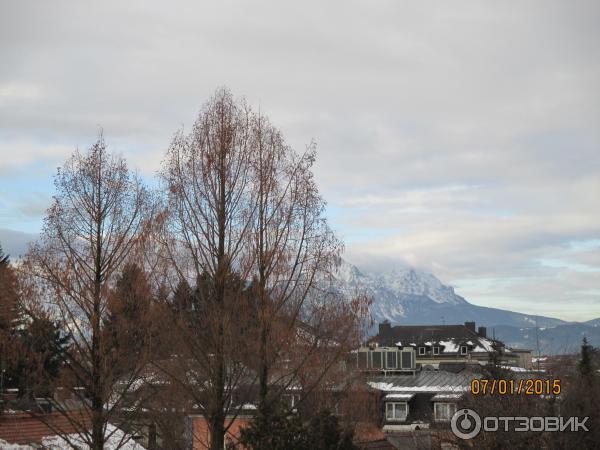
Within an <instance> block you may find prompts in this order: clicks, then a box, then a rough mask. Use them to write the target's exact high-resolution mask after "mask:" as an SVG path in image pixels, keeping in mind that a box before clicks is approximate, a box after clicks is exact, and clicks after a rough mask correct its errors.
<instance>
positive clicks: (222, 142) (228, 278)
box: [161, 89, 253, 449]
mask: <svg viewBox="0 0 600 450" xmlns="http://www.w3.org/2000/svg"><path fill="white" fill-rule="evenodd" d="M250 120H251V115H250V111H249V109H248V108H247V107H246V105H245V104H244V103H243V102H239V103H238V102H235V101H234V99H233V97H232V96H231V94H230V92H229V91H227V90H225V89H222V90H219V91H217V93H216V94H215V96H214V97H213V98H212V99H211V100H210V101H209V102H208V103H207V104H206V105H205V106H204V108H203V110H202V112H201V113H200V116H199V117H198V119H197V121H196V123H195V124H194V127H193V129H192V131H191V133H190V134H189V135H188V136H184V135H183V133H182V132H180V133H178V134H177V135H176V137H175V138H174V140H173V142H172V144H171V147H170V149H169V151H168V154H167V158H166V161H165V164H164V169H163V172H162V178H163V180H164V182H165V184H166V189H167V192H168V199H167V210H166V215H165V216H164V219H165V220H164V228H163V231H164V233H163V234H162V243H163V251H164V252H165V253H166V256H167V258H168V260H169V261H170V263H171V268H172V270H173V271H174V273H175V279H176V282H177V283H183V284H185V283H188V284H189V285H190V286H191V291H190V292H191V293H192V298H191V300H190V301H189V302H187V303H188V305H187V307H185V308H182V309H183V311H181V310H180V311H178V314H175V316H174V321H173V328H172V331H174V330H178V331H179V336H180V338H179V339H177V340H176V341H173V340H171V342H173V346H174V348H176V349H177V350H174V352H177V353H178V356H179V357H178V358H171V359H170V360H168V361H167V362H165V363H163V365H162V366H161V369H162V370H164V371H166V372H168V373H169V374H170V375H171V376H172V378H173V380H174V382H177V383H180V384H181V385H182V386H184V387H185V388H186V389H187V390H188V393H189V395H190V396H191V397H192V398H193V400H194V401H195V402H196V405H197V407H198V408H199V411H200V412H201V413H202V414H203V415H204V417H205V418H206V421H207V423H208V426H209V430H210V434H211V444H210V445H211V448H212V449H222V448H223V439H224V433H225V431H226V430H227V428H228V427H227V425H226V424H225V419H226V417H227V415H229V414H230V412H231V411H232V408H233V407H234V405H233V404H232V402H233V397H232V395H233V393H234V392H235V391H236V388H237V387H238V386H239V384H240V383H241V381H242V380H243V379H244V378H245V377H246V376H247V375H248V373H247V369H246V367H245V365H243V364H242V363H241V362H242V359H243V358H244V355H245V353H246V352H245V351H244V349H243V345H242V344H243V342H244V340H243V339H240V336H241V333H243V331H244V329H245V326H244V324H243V321H244V319H245V318H246V315H245V314H244V310H245V307H244V305H245V304H247V301H246V299H247V295H246V294H245V292H244V291H245V288H246V286H245V285H246V283H245V280H246V279H247V278H248V275H249V273H250V269H251V265H252V255H251V254H249V248H248V245H247V241H248V240H249V239H248V236H249V233H250V231H251V221H252V217H253V211H252V208H253V202H252V200H253V199H252V197H251V181H252V179H251V161H252V154H251V147H250V139H249V136H250V127H249V123H250ZM171 337H172V338H173V337H174V333H173V332H172V333H171Z"/></svg>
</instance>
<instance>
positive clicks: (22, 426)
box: [0, 411, 90, 444]
mask: <svg viewBox="0 0 600 450" xmlns="http://www.w3.org/2000/svg"><path fill="white" fill-rule="evenodd" d="M69 416H70V417H65V416H64V415H63V414H61V413H59V412H57V411H55V412H52V413H49V414H48V413H46V414H40V413H18V414H8V413H6V414H3V415H2V416H0V439H4V440H5V441H7V442H10V443H11V444H39V443H40V442H41V440H42V438H44V437H46V436H56V434H57V431H60V432H61V433H65V434H73V433H77V432H78V431H80V430H78V429H76V427H75V426H74V425H73V423H72V422H74V421H76V422H77V423H78V424H81V426H83V427H85V428H89V427H90V418H89V415H88V414H86V413H85V412H83V411H69Z"/></svg>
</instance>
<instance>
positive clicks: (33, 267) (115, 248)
mask: <svg viewBox="0 0 600 450" xmlns="http://www.w3.org/2000/svg"><path fill="white" fill-rule="evenodd" d="M54 184H55V189H56V194H55V196H54V201H53V204H52V206H51V207H50V209H49V210H48V213H47V217H46V219H45V223H44V229H43V232H42V235H41V238H40V240H39V241H38V242H37V243H36V244H35V245H33V246H32V248H31V250H30V251H29V253H28V255H27V257H26V264H25V267H26V268H27V269H28V270H29V271H30V273H31V274H33V275H34V276H35V277H36V278H37V280H39V281H40V282H41V285H42V286H43V293H44V294H43V296H42V297H41V298H40V300H41V301H42V302H44V303H45V304H46V305H48V307H49V309H50V310H52V311H53V312H54V313H55V315H56V317H59V318H60V320H61V324H62V327H63V329H65V330H68V331H69V332H70V333H71V335H72V336H73V345H72V346H71V347H70V349H69V350H68V351H67V352H66V353H65V364H64V373H65V377H64V379H63V380H62V383H63V387H65V388H66V389H68V390H69V391H70V392H71V395H72V396H74V397H76V398H78V399H79V401H80V403H81V407H82V411H81V414H74V413H73V412H72V411H69V410H68V409H67V408H65V407H64V406H63V405H62V404H61V403H57V404H56V405H55V407H56V408H57V409H58V410H59V411H60V412H61V413H62V414H64V415H65V417H67V418H68V419H69V421H70V422H71V424H72V425H73V426H74V427H75V429H77V430H78V432H79V434H80V436H81V438H82V439H83V440H84V441H85V443H86V444H87V445H89V446H90V448H91V449H93V450H102V449H103V448H104V444H105V442H106V440H107V439H108V438H110V436H109V433H107V424H108V423H109V422H112V423H113V424H114V425H116V426H125V425H126V424H127V422H128V420H129V419H128V417H124V416H123V415H122V414H121V411H120V410H121V406H122V398H123V396H124V395H125V394H126V393H127V391H128V388H129V387H130V386H131V384H132V383H133V382H134V381H135V379H136V370H135V366H133V367H132V365H131V355H130V354H127V355H126V357H127V358H128V359H129V362H128V367H129V368H130V369H132V370H131V371H130V372H129V373H128V374H127V375H124V374H123V371H121V370H116V367H118V366H119V358H120V356H119V355H116V354H115V352H114V351H113V349H112V348H111V347H112V346H111V342H112V339H111V337H110V336H109V333H105V332H104V330H103V321H104V319H105V318H106V315H107V313H108V310H107V305H108V298H109V294H110V291H111V289H112V288H113V286H114V284H115V280H116V277H117V275H118V274H119V271H120V270H121V269H122V267H123V266H124V265H125V263H126V262H127V260H128V259H129V258H131V257H132V255H133V253H134V251H135V248H136V245H137V244H138V243H139V241H140V240H141V239H142V238H143V231H144V225H145V219H146V217H147V213H148V207H149V205H150V200H149V195H148V193H147V190H146V189H145V188H144V186H143V185H142V183H141V181H140V179H139V178H138V177H137V176H135V175H133V174H132V173H131V172H130V171H129V170H128V168H127V165H126V163H125V161H124V159H123V158H121V157H119V156H114V155H111V154H110V153H109V152H108V151H107V149H106V145H105V142H104V139H103V137H102V135H100V136H99V138H98V140H97V142H96V143H95V144H94V145H93V146H92V147H91V148H90V149H89V151H87V152H85V153H81V152H79V151H75V152H74V154H73V155H72V156H71V158H69V159H68V160H67V161H66V163H65V164H64V166H63V167H62V168H59V170H58V173H57V175H56V176H55V180H54ZM142 355H143V352H140V353H139V354H138V357H141V356H142ZM123 376H125V378H124V379H123V378H120V377H123ZM117 386H118V389H117ZM55 431H56V432H57V433H59V434H62V435H63V438H64V439H66V440H67V441H69V437H68V436H67V435H64V433H62V432H61V430H55ZM72 445H74V444H72Z"/></svg>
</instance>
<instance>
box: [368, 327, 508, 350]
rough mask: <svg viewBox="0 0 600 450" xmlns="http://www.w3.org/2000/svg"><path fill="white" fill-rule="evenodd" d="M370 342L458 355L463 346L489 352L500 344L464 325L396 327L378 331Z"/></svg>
mask: <svg viewBox="0 0 600 450" xmlns="http://www.w3.org/2000/svg"><path fill="white" fill-rule="evenodd" d="M370 342H376V343H377V344H379V345H381V346H385V347H391V346H426V347H428V346H429V347H431V346H439V347H440V348H441V351H442V352H443V353H458V352H459V346H460V345H463V344H465V345H467V346H468V347H469V350H471V351H474V352H491V351H493V349H494V348H493V346H494V345H495V344H496V343H500V342H499V341H494V340H493V339H488V338H485V337H482V336H480V335H479V334H477V333H476V332H475V331H473V330H471V329H469V328H468V327H467V326H465V325H397V326H395V327H389V328H387V329H383V330H382V329H380V333H379V334H378V335H377V336H374V337H373V338H372V339H371V340H370ZM500 344H501V343H500Z"/></svg>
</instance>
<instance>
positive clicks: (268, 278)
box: [252, 114, 367, 413]
mask: <svg viewBox="0 0 600 450" xmlns="http://www.w3.org/2000/svg"><path fill="white" fill-rule="evenodd" d="M252 146H253V150H254V151H253V155H254V158H253V176H254V183H253V189H254V190H255V193H254V196H255V198H256V208H255V209H254V211H255V219H254V221H253V229H252V237H253V242H252V244H253V248H254V250H253V254H254V255H255V256H256V259H255V266H254V272H253V275H254V280H255V285H256V300H257V305H258V311H259V313H258V315H257V317H258V319H259V320H258V327H257V328H258V336H257V339H256V342H257V343H258V348H257V355H258V360H259V362H258V373H259V386H260V388H259V409H260V410H261V411H262V412H263V413H266V412H267V411H268V409H269V403H271V402H272V401H277V400H278V399H279V398H280V396H281V395H282V394H283V393H284V392H285V390H286V388H287V387H288V386H289V385H290V383H298V382H300V381H301V380H302V381H303V386H302V388H303V389H302V391H301V393H300V394H301V396H302V395H305V394H309V393H310V392H311V391H312V390H314V389H316V388H317V387H318V385H319V384H321V383H322V382H323V381H324V380H325V379H327V378H328V377H329V376H333V375H334V373H333V372H334V370H332V369H336V367H335V366H336V363H338V362H340V360H341V359H343V358H344V356H345V354H346V353H347V352H348V351H350V350H351V349H352V348H354V347H355V346H356V345H357V343H358V342H359V339H360V330H361V327H360V325H361V323H362V320H363V319H365V315H364V312H365V311H366V309H365V308H362V306H365V305H366V303H365V302H366V301H367V299H364V298H361V297H357V298H356V299H345V298H343V297H342V296H341V295H338V293H337V292H336V291H335V290H333V289H331V286H330V285H329V284H328V281H329V280H330V278H331V274H332V272H333V270H334V269H335V268H336V266H337V263H338V262H339V256H340V252H341V251H342V244H341V242H340V241H339V240H338V239H337V238H336V237H335V235H334V234H333V233H332V231H331V230H330V228H329V226H328V224H327V221H326V219H325V202H324V200H323V199H322V197H321V196H320V194H319V191H318V188H317V185H316V183H315V180H314V177H313V173H312V166H313V163H314V161H315V156H316V151H315V145H314V143H312V144H311V145H309V146H308V148H307V149H306V150H305V151H304V153H301V154H298V153H296V152H295V151H293V149H291V148H290V147H289V146H288V145H287V144H286V143H285V140H284V139H283V137H282V135H281V133H280V131H279V130H277V129H276V128H275V127H274V126H273V125H271V124H270V122H269V120H268V119H267V118H265V117H264V116H262V115H260V114H259V115H254V116H253V121H252ZM333 344H335V345H333ZM338 375H339V374H338ZM338 381H341V380H339V379H338Z"/></svg>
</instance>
